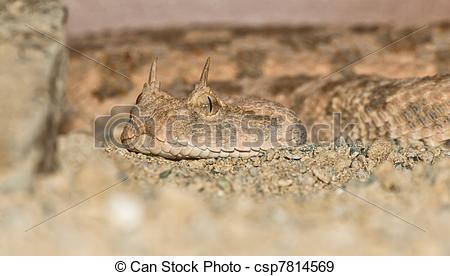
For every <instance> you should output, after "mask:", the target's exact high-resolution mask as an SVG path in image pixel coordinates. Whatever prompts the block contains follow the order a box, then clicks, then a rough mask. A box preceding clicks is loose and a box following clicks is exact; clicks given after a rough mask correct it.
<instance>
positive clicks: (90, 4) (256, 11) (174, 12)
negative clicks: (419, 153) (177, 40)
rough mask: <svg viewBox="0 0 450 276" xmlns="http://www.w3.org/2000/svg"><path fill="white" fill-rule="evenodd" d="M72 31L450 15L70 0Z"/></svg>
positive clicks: (415, 1) (204, 1) (306, 1)
mask: <svg viewBox="0 0 450 276" xmlns="http://www.w3.org/2000/svg"><path fill="white" fill-rule="evenodd" d="M65 2H66V4H67V7H68V9H69V13H70V17H69V21H68V24H67V32H68V34H69V35H81V34H83V33H86V32H95V31H99V30H105V29H109V30H114V29H121V28H145V27H168V26H170V27H180V26H185V25H186V24H227V25H234V26H236V25H296V24H340V25H352V24H374V23H390V24H394V25H397V26H405V25H417V24H424V23H430V22H436V21H440V20H443V19H446V18H448V17H449V14H450V1H447V0H433V1H429V0H409V1H391V0H336V1H331V0H316V1H312V0H279V1H270V0H228V1H221V0H190V1H183V0H168V1H166V0H151V1H147V0H116V1H110V0H97V1H90V0H65Z"/></svg>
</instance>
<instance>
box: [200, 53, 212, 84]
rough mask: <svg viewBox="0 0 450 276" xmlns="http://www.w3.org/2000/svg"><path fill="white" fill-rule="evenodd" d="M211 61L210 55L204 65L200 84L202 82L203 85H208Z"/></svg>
mask: <svg viewBox="0 0 450 276" xmlns="http://www.w3.org/2000/svg"><path fill="white" fill-rule="evenodd" d="M209 61H210V58H209V57H208V58H207V59H206V63H205V66H204V67H203V71H202V75H201V76H200V84H202V85H206V83H207V81H208V73H209Z"/></svg>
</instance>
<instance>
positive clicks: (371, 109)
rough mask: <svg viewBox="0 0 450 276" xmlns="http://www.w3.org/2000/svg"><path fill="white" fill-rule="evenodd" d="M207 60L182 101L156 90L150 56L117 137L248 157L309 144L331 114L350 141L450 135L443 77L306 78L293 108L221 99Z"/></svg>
mask: <svg viewBox="0 0 450 276" xmlns="http://www.w3.org/2000/svg"><path fill="white" fill-rule="evenodd" d="M209 64H210V62H209V58H208V60H207V62H206V64H205V66H204V68H203V71H202V74H201V77H200V81H199V83H197V84H196V85H195V88H194V89H193V91H192V92H191V93H190V94H189V96H188V97H187V98H182V99H179V98H175V97H173V96H171V95H170V94H169V93H167V92H165V91H162V90H161V88H160V87H161V86H160V82H159V81H157V80H156V60H155V61H154V62H153V64H152V66H151V70H150V76H149V80H148V82H146V83H145V84H144V88H143V90H142V92H141V94H140V95H139V96H138V98H137V100H136V108H134V109H132V111H131V114H130V121H129V122H128V124H127V125H125V127H124V129H123V132H122V135H121V140H122V143H123V144H124V145H125V146H126V147H127V148H128V149H129V150H132V151H136V152H141V153H144V154H150V155H158V156H162V157H165V158H170V159H190V158H192V159H198V158H216V157H241V158H248V157H252V156H255V155H258V154H259V153H260V152H264V151H267V150H268V149H270V148H282V147H292V146H298V145H300V144H302V143H305V142H307V141H308V138H311V137H308V133H309V131H310V130H311V128H312V129H314V124H317V123H326V122H330V121H333V116H334V115H335V114H339V115H340V116H341V119H342V121H341V122H340V123H341V124H351V125H352V128H351V129H349V131H347V132H346V133H345V134H346V135H347V137H346V138H349V139H350V138H351V139H352V140H363V141H373V140H375V139H378V138H385V139H392V140H395V141H402V142H406V143H412V142H417V141H420V142H423V143H425V144H430V145H433V146H435V145H440V144H442V143H447V142H448V141H449V139H450V77H449V76H448V75H446V76H436V77H428V78H422V79H407V80H383V79H378V78H376V77H367V76H359V77H355V78H346V79H345V80H344V79H342V78H330V79H329V80H327V81H322V82H315V83H306V84H305V85H303V86H300V87H299V88H298V89H297V90H296V91H295V93H293V94H292V95H291V96H292V97H293V100H294V99H295V102H296V103H298V104H297V105H296V106H294V109H295V111H296V112H294V111H293V110H292V109H289V108H287V107H284V106H282V105H280V104H277V103H274V102H271V101H268V100H263V99H257V98H242V97H229V98H219V97H218V96H217V94H216V92H215V91H213V90H212V89H211V88H210V87H209V86H208V83H207V79H208V72H209ZM334 127H335V126H334V125H333V126H331V128H334ZM312 138H317V137H312ZM318 138H321V137H318ZM322 138H323V137H322ZM334 138H337V137H334V136H332V137H330V136H328V137H326V138H325V139H326V140H327V141H332V140H333V139H334Z"/></svg>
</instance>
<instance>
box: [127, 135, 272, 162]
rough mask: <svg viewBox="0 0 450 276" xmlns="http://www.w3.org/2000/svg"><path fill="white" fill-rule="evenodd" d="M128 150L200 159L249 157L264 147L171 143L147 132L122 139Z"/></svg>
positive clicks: (172, 157) (258, 152) (260, 151)
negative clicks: (224, 146) (226, 146)
mask: <svg viewBox="0 0 450 276" xmlns="http://www.w3.org/2000/svg"><path fill="white" fill-rule="evenodd" d="M122 142H123V143H127V144H125V146H128V147H129V149H130V150H133V151H136V152H141V153H144V154H149V155H155V156H162V157H165V158H168V159H186V158H191V159H201V158H218V157H220V158H226V157H233V158H238V157H240V158H250V157H253V156H256V155H258V154H260V153H262V152H265V151H266V149H263V148H245V149H236V148H211V147H207V146H201V147H199V146H195V145H191V144H172V143H169V142H167V141H163V140H159V139H157V138H156V139H155V138H153V137H151V136H149V135H147V134H143V135H140V136H139V137H132V138H128V139H125V140H124V141H122Z"/></svg>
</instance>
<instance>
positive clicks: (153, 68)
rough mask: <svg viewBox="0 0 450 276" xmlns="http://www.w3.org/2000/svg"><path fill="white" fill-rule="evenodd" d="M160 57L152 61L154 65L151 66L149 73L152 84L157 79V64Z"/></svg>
mask: <svg viewBox="0 0 450 276" xmlns="http://www.w3.org/2000/svg"><path fill="white" fill-rule="evenodd" d="M157 62H158V58H155V59H154V60H153V62H152V66H151V67H150V74H149V75H148V83H149V84H151V83H153V82H155V81H156V66H157Z"/></svg>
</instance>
